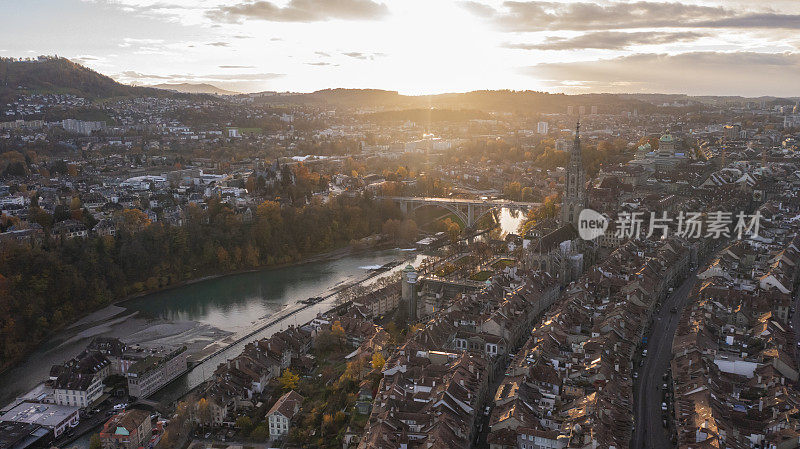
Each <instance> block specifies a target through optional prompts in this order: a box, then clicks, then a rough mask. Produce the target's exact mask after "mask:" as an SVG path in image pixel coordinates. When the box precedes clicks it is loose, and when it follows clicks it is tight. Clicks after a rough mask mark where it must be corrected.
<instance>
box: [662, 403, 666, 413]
mask: <svg viewBox="0 0 800 449" xmlns="http://www.w3.org/2000/svg"><path fill="white" fill-rule="evenodd" d="M661 411H662V412H666V411H667V403H666V402H662V403H661Z"/></svg>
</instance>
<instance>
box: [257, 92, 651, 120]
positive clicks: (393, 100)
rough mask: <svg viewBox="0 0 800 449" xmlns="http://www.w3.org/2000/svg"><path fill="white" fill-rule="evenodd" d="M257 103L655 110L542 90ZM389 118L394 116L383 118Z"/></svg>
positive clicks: (294, 97)
mask: <svg viewBox="0 0 800 449" xmlns="http://www.w3.org/2000/svg"><path fill="white" fill-rule="evenodd" d="M256 102H259V103H265V104H272V105H281V104H283V105H289V104H309V105H319V106H323V105H328V106H335V107H345V108H353V109H360V108H378V109H381V108H383V109H397V110H416V109H430V108H435V109H445V110H470V111H485V112H490V111H491V112H518V113H531V114H538V113H558V112H566V110H567V107H568V106H575V107H576V109H577V107H578V106H586V108H587V109H588V108H589V107H590V106H597V107H598V110H599V112H601V113H608V112H610V111H621V110H631V111H632V110H633V109H638V110H639V111H640V112H645V111H648V110H652V109H655V105H652V104H649V103H647V102H645V101H642V100H640V99H637V98H632V97H629V98H625V97H622V96H619V95H614V94H585V95H565V94H560V93H558V94H551V93H547V92H538V91H530V90H526V91H514V90H479V91H473V92H465V93H449V94H440V95H420V96H411V95H401V94H399V93H398V92H395V91H386V90H377V89H325V90H319V91H316V92H311V93H285V94H273V95H264V96H257V97H256ZM381 118H382V119H388V118H390V116H384V117H381Z"/></svg>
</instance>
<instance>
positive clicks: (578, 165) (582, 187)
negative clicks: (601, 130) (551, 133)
mask: <svg viewBox="0 0 800 449" xmlns="http://www.w3.org/2000/svg"><path fill="white" fill-rule="evenodd" d="M580 132H581V122H580V121H579V122H578V124H577V125H576V127H575V143H573V145H572V151H571V152H570V154H569V165H568V166H567V172H566V174H565V177H564V198H563V199H562V201H561V225H562V226H564V225H566V224H568V223H572V224H573V226H575V228H576V229H577V227H578V216H579V215H580V213H581V211H582V210H583V208H584V207H586V176H585V174H584V172H583V156H582V154H581V135H580Z"/></svg>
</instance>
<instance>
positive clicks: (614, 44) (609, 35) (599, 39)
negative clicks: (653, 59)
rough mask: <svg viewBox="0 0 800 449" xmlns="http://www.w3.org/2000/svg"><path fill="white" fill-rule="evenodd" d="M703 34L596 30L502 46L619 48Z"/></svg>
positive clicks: (668, 41) (566, 48) (698, 36)
mask: <svg viewBox="0 0 800 449" xmlns="http://www.w3.org/2000/svg"><path fill="white" fill-rule="evenodd" d="M705 36H707V34H704V33H698V32H694V31H686V32H676V33H662V32H650V31H647V32H620V31H597V32H591V33H585V34H582V35H579V36H576V37H561V36H549V37H547V38H546V39H545V40H544V41H543V42H540V43H535V44H528V43H505V44H503V47H505V48H511V49H517V50H580V49H587V48H594V49H604V50H619V49H623V48H628V47H631V46H634V45H661V44H671V43H675V42H683V41H692V40H696V39H699V38H701V37H705Z"/></svg>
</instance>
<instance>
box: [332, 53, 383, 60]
mask: <svg viewBox="0 0 800 449" xmlns="http://www.w3.org/2000/svg"><path fill="white" fill-rule="evenodd" d="M342 54H343V55H345V56H348V57H350V58H355V59H361V60H367V59H368V60H370V61H372V60H374V59H375V58H378V57H381V56H386V54H385V53H363V52H360V51H348V52H344V53H342Z"/></svg>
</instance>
